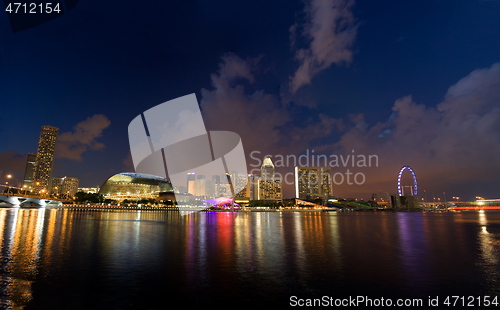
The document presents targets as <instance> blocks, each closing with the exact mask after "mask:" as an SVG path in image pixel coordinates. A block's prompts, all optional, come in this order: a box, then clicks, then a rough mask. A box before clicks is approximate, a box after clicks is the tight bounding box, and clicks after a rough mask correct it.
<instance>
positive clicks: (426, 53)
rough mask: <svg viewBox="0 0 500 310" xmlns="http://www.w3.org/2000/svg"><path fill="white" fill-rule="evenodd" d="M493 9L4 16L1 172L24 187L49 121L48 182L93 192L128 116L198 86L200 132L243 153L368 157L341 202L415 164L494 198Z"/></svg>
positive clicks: (244, 5) (436, 186) (216, 6)
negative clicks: (13, 19)
mask: <svg viewBox="0 0 500 310" xmlns="http://www.w3.org/2000/svg"><path fill="white" fill-rule="evenodd" d="M499 13H500V1H456V0H455V1H444V0H434V1H411V2H410V1H344V0H342V1H340V0H330V1H319V0H315V1H272V2H269V1H238V2H235V1H185V2H182V3H181V2H179V3H177V2H172V3H166V2H164V1H153V2H151V3H149V4H147V5H146V4H144V3H139V2H138V1H121V2H120V4H119V5H115V4H110V3H103V2H102V1H91V0H89V1H83V2H80V3H79V4H78V5H77V6H76V7H75V8H74V9H73V10H71V11H69V12H67V13H66V14H65V15H63V16H61V17H59V18H57V19H55V20H53V21H50V22H48V23H46V24H42V25H40V26H37V27H35V28H31V29H27V30H24V31H21V32H16V33H12V30H11V28H10V25H9V21H8V18H7V14H6V13H5V14H0V102H1V105H0V113H1V114H0V134H1V135H2V143H1V144H0V159H1V160H2V162H1V163H0V170H1V171H2V174H6V173H14V174H15V175H16V177H18V178H22V177H23V167H22V166H23V165H24V163H23V160H24V159H25V156H26V154H27V153H28V152H34V151H36V146H37V141H38V136H39V132H40V127H41V126H42V125H52V126H56V127H58V128H60V133H61V137H62V139H61V140H60V141H59V142H61V143H59V145H58V157H57V158H56V161H55V167H56V170H55V171H54V175H56V176H57V175H73V176H76V177H79V178H80V180H81V185H82V186H95V185H98V184H102V183H103V182H104V181H105V180H106V178H108V177H109V176H111V175H112V174H113V173H118V172H122V171H125V170H130V162H129V160H127V158H129V151H128V137H127V126H128V124H129V122H130V121H131V120H132V119H133V118H134V117H135V116H136V115H138V114H140V113H141V112H143V111H144V110H146V109H149V108H151V107H153V106H155V105H157V104H159V103H162V102H165V101H168V100H170V99H174V98H177V97H180V96H183V95H186V94H189V93H196V95H197V97H198V100H199V101H200V106H201V108H202V112H203V114H204V117H205V123H206V126H207V129H209V130H216V129H217V130H221V129H223V130H232V131H235V132H237V133H239V134H240V135H241V136H242V138H243V143H244V147H245V151H246V153H247V155H248V154H249V153H250V152H251V151H255V150H258V151H260V152H261V154H263V155H264V154H269V155H276V154H283V155H287V154H295V155H300V154H303V153H304V152H305V151H306V150H307V149H311V150H312V149H315V150H316V153H322V154H327V155H330V154H349V152H351V150H352V149H355V150H356V154H367V155H368V154H377V155H378V156H379V158H380V165H379V167H376V169H365V168H361V169H357V171H358V170H359V172H362V173H364V174H365V175H366V183H365V184H363V185H358V186H356V185H355V186H348V185H346V184H343V185H339V186H337V187H336V188H335V187H334V192H335V193H336V194H337V195H339V196H345V197H347V196H349V197H354V196H356V197H358V198H361V197H364V198H365V199H366V198H369V197H370V196H371V193H372V192H377V191H379V190H380V191H382V192H389V193H395V192H396V191H397V188H396V187H395V184H396V179H397V173H398V171H399V169H400V168H401V166H404V165H410V166H412V167H413V168H414V170H415V172H416V174H417V178H418V179H419V183H420V184H419V185H420V186H421V187H423V188H427V191H431V192H432V191H434V192H436V193H437V192H442V191H446V192H447V193H450V194H449V195H450V196H452V195H453V196H465V197H470V198H473V197H474V196H476V195H480V196H486V197H490V198H496V196H498V195H499V194H500V193H498V190H497V189H498V185H500V184H499V183H500V182H499V181H498V177H496V176H495V174H496V175H498V172H500V171H498V170H499V168H498V167H500V165H499V164H500V163H499V159H498V158H497V157H495V156H491V155H487V153H489V152H491V153H492V154H493V153H494V152H495V151H496V150H497V148H498V145H499V144H498V141H499V140H498V139H497V138H500V125H499V120H500V117H499V113H498V108H499V106H500V101H498V96H499V95H498V89H499V88H498V87H500V84H499V83H500V82H499V80H500V76H499V74H500V73H499V71H500V70H499V69H498V68H497V67H496V66H495V63H498V62H500V53H499V52H498V51H500V20H499V19H498V16H499ZM304 68H305V69H304ZM301 69H302V71H301ZM475 70H479V71H475ZM472 72H476V73H474V74H473V73H472ZM459 81H460V82H459ZM217 83H219V84H217ZM294 83H295V84H294ZM452 86H453V87H454V88H453V87H452ZM409 96H410V97H409ZM389 120H391V121H389ZM82 122H83V123H82ZM79 123H81V124H80V125H79V126H77V124H79ZM410 124H411V126H410ZM457 124H461V125H460V126H459V125H457ZM75 126H77V127H76V128H75ZM464 126H465V127H464ZM247 159H249V158H248V157H247ZM249 163H250V160H249ZM278 170H279V171H281V172H282V173H283V174H285V173H288V172H291V171H293V167H282V168H280V169H278ZM344 170H345V169H344V168H339V169H337V170H335V171H339V172H342V173H343V172H344ZM2 180H3V176H0V182H2ZM285 196H287V197H292V196H293V190H292V188H291V187H290V186H288V187H287V186H285Z"/></svg>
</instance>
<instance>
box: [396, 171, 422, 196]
mask: <svg viewBox="0 0 500 310" xmlns="http://www.w3.org/2000/svg"><path fill="white" fill-rule="evenodd" d="M406 169H408V170H409V171H410V172H411V175H412V176H413V196H417V177H416V176H415V172H413V169H411V168H410V167H409V166H404V167H403V168H401V170H399V176H398V192H399V196H403V194H402V191H401V175H402V174H403V171H405V170H406Z"/></svg>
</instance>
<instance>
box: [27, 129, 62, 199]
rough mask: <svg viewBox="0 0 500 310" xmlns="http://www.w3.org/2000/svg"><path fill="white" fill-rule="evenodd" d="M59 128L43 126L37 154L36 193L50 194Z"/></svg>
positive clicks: (34, 184)
mask: <svg viewBox="0 0 500 310" xmlns="http://www.w3.org/2000/svg"><path fill="white" fill-rule="evenodd" d="M58 132H59V128H56V127H52V126H42V131H41V133H40V140H39V141H38V150H37V152H36V162H35V173H34V176H33V188H34V190H35V193H37V192H42V193H48V192H50V187H51V181H50V179H51V177H52V166H53V164H54V153H55V150H56V141H57V135H58Z"/></svg>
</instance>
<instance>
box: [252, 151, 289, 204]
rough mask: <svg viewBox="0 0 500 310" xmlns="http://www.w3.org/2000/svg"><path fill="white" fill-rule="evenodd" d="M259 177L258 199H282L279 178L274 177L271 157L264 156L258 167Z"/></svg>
mask: <svg viewBox="0 0 500 310" xmlns="http://www.w3.org/2000/svg"><path fill="white" fill-rule="evenodd" d="M260 173H261V175H260V178H259V180H258V188H257V197H258V200H272V201H276V200H282V199H283V195H282V193H281V180H279V179H276V178H275V177H274V165H273V162H272V161H271V158H269V157H266V158H265V159H264V162H263V163H262V166H261V167H260Z"/></svg>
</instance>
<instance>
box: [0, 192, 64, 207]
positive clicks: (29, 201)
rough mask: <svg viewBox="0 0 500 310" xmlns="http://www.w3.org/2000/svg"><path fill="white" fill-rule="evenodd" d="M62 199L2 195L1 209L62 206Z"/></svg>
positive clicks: (0, 199) (0, 198) (0, 200)
mask: <svg viewBox="0 0 500 310" xmlns="http://www.w3.org/2000/svg"><path fill="white" fill-rule="evenodd" d="M63 201H65V200H62V199H53V198H44V197H40V196H31V195H19V194H8V193H3V194H0V207H14V208H15V207H45V206H54V207H55V206H60V205H61V204H62V203H63Z"/></svg>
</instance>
